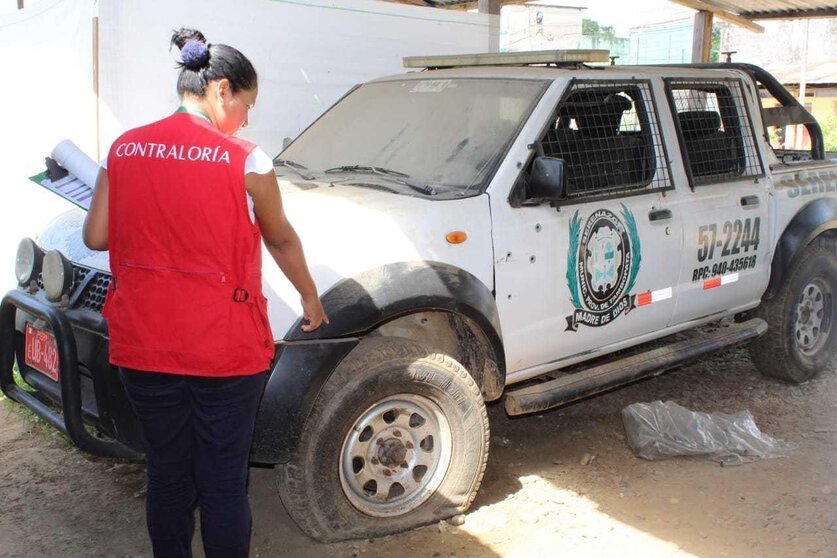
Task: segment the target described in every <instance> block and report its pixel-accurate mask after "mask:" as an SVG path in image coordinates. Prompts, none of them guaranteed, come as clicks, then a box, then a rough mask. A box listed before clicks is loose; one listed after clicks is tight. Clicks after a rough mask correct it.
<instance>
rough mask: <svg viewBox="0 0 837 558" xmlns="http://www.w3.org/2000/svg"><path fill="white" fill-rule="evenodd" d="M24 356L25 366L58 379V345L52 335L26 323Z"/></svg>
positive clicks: (53, 379)
mask: <svg viewBox="0 0 837 558" xmlns="http://www.w3.org/2000/svg"><path fill="white" fill-rule="evenodd" d="M24 357H25V358H24V360H25V361H26V365H27V366H31V367H32V368H34V369H35V370H37V371H38V372H41V373H42V374H45V375H46V376H47V377H48V378H49V379H51V380H52V381H54V382H57V381H58V346H57V345H56V344H55V336H54V335H52V334H51V333H49V332H48V331H44V330H42V329H38V328H36V327H35V326H33V325H32V324H30V323H27V324H26V343H25V348H24Z"/></svg>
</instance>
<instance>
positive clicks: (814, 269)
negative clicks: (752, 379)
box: [749, 245, 837, 383]
mask: <svg viewBox="0 0 837 558" xmlns="http://www.w3.org/2000/svg"><path fill="white" fill-rule="evenodd" d="M835 294H837V257H835V255H834V254H832V253H831V252H830V251H828V250H826V249H825V248H822V247H820V246H817V245H811V246H808V247H807V248H805V250H804V252H803V253H802V255H801V256H800V258H799V261H798V263H797V265H796V266H794V268H793V270H791V272H790V274H789V275H788V277H787V279H786V280H785V283H784V285H782V288H781V289H780V290H779V292H778V293H777V294H776V295H775V296H774V297H773V298H772V299H770V300H768V301H766V302H764V303H762V305H761V306H760V307H759V308H758V309H757V310H756V315H757V316H759V317H762V318H764V319H765V321H767V326H768V330H767V333H766V334H765V335H764V336H762V337H761V338H759V339H758V340H757V341H755V342H753V343H751V344H750V345H749V348H750V355H751V357H752V359H753V362H754V363H755V365H756V368H758V369H759V371H760V372H761V373H762V374H764V375H765V376H770V377H772V378H777V379H779V380H783V381H786V382H791V383H802V382H805V381H807V380H810V379H811V378H813V377H815V376H816V375H817V374H818V373H819V372H820V371H822V369H823V368H825V367H826V366H827V365H828V363H829V361H830V360H831V357H832V356H833V355H834V350H835V348H837V327H835V326H836V325H837V324H835V319H837V306H836V305H835V302H837V301H835Z"/></svg>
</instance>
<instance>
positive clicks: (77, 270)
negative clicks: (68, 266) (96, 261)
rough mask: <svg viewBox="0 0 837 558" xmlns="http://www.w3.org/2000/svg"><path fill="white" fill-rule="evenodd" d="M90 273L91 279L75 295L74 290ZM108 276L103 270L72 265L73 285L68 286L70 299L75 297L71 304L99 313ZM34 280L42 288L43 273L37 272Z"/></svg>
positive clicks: (108, 280) (105, 291)
mask: <svg viewBox="0 0 837 558" xmlns="http://www.w3.org/2000/svg"><path fill="white" fill-rule="evenodd" d="M91 273H93V274H94V277H93V279H91V280H90V282H89V283H88V284H87V286H86V287H84V292H82V293H81V294H80V295H79V296H77V297H76V295H77V293H76V291H77V290H78V289H79V288H80V285H81V284H82V283H83V282H84V280H85V279H87V276H88V275H89V274H91ZM110 277H111V276H110V274H109V273H105V272H103V271H94V270H92V269H90V268H87V267H82V266H80V265H73V286H72V287H71V288H70V300H73V299H74V298H76V299H77V300H76V303H75V304H74V305H73V306H75V307H82V308H88V309H90V310H93V311H94V312H99V313H101V311H102V306H104V304H105V294H106V293H107V292H108V285H110ZM36 282H37V284H38V288H39V289H43V288H44V279H43V274H41V273H39V274H38V278H37V279H36Z"/></svg>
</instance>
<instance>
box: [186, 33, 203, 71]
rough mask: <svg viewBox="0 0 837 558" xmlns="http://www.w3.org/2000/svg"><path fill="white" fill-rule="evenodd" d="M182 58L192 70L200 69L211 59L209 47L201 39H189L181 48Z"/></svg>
mask: <svg viewBox="0 0 837 558" xmlns="http://www.w3.org/2000/svg"><path fill="white" fill-rule="evenodd" d="M180 59H181V60H183V65H184V66H186V67H187V68H189V69H190V70H200V69H201V68H203V67H204V66H205V65H206V63H207V62H208V61H209V47H208V46H206V43H203V42H201V41H194V40H192V41H189V42H187V43H186V44H185V45H183V48H181V49H180Z"/></svg>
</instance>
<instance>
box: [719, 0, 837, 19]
mask: <svg viewBox="0 0 837 558" xmlns="http://www.w3.org/2000/svg"><path fill="white" fill-rule="evenodd" d="M704 1H705V2H706V3H707V4H714V5H715V6H718V7H719V8H721V9H723V10H726V11H728V12H731V13H734V14H736V15H740V16H741V17H746V18H747V19H762V18H793V17H815V16H823V17H828V16H831V17H834V16H837V2H834V1H833V0H832V1H827V0H790V1H782V0H748V1H746V2H731V1H728V0H704Z"/></svg>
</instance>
